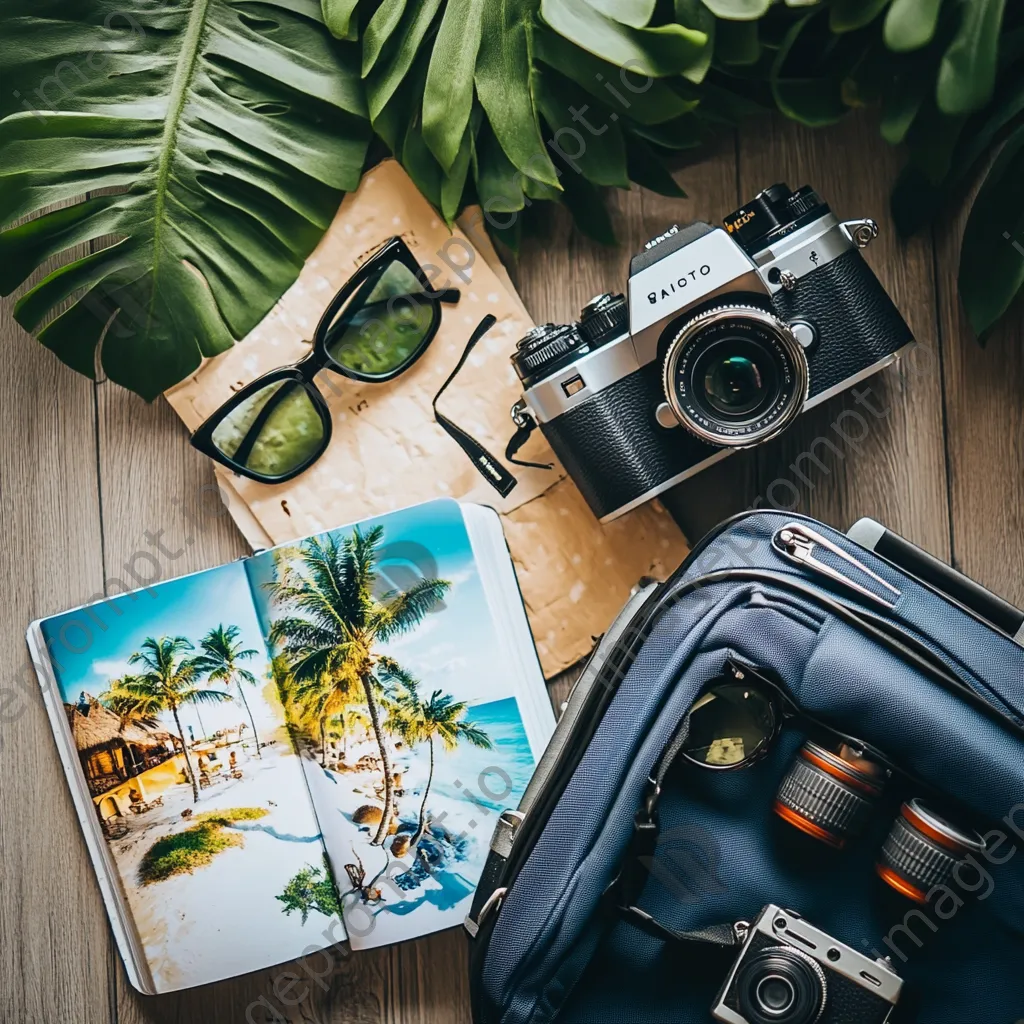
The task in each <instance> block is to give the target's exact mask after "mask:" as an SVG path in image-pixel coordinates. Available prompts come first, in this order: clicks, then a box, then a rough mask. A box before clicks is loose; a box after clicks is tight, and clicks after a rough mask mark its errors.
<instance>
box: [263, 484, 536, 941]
mask: <svg viewBox="0 0 1024 1024" xmlns="http://www.w3.org/2000/svg"><path fill="white" fill-rule="evenodd" d="M248 569H249V572H250V577H251V579H252V583H253V588H252V589H253V592H254V594H255V595H256V602H257V607H258V609H259V611H260V615H261V619H262V620H263V627H264V632H265V633H266V635H267V636H268V637H269V641H270V647H271V651H272V654H273V663H274V670H275V673H276V678H277V680H278V684H279V689H280V692H281V694H282V696H283V701H284V704H285V708H286V712H287V716H288V720H289V723H290V725H291V727H292V731H293V741H294V743H295V745H296V747H297V748H298V749H299V751H300V754H301V757H302V762H303V767H304V768H305V770H306V778H307V782H308V784H309V789H310V793H311V795H312V798H313V804H314V807H315V809H316V813H317V817H318V821H319V825H320V828H321V831H322V833H323V836H324V843H325V847H326V850H327V855H328V858H329V861H330V864H331V866H332V868H333V870H334V875H335V878H336V879H337V882H338V886H339V889H340V893H339V895H340V897H341V900H342V905H343V912H344V919H345V925H346V929H347V931H348V934H349V938H350V940H351V941H352V944H353V946H354V947H355V948H364V947H369V946H377V945H384V944H386V943H389V942H395V941H400V940H403V939H408V938H412V937H415V936H418V935H424V934H427V933H429V932H432V931H437V930H439V929H441V928H447V927H451V926H453V925H457V924H459V923H461V921H462V919H463V917H464V916H465V914H466V913H467V911H468V908H469V905H470V902H471V898H472V893H473V890H474V888H475V887H476V885H477V882H478V881H479V878H480V874H481V871H482V869H483V864H484V861H485V859H486V855H487V849H488V842H489V839H490V835H491V832H492V830H493V827H494V822H495V820H496V817H497V815H498V814H500V813H501V811H502V810H504V809H506V808H509V807H515V806H516V804H517V803H518V802H519V799H520V797H521V796H522V794H523V792H524V790H525V788H526V785H527V783H528V781H529V778H530V775H531V773H532V771H533V768H534V765H535V754H534V752H533V751H532V750H531V746H530V743H529V741H528V739H527V732H526V730H525V728H524V724H523V719H522V713H521V710H520V706H519V702H518V701H517V699H516V680H515V679H514V678H512V671H511V669H510V667H509V664H508V659H506V658H502V656H501V654H500V647H499V642H498V638H497V636H496V632H495V628H494V624H493V621H492V618H491V612H490V609H489V607H488V602H487V598H486V595H485V591H484V588H483V586H482V583H481V580H480V577H479V574H478V571H477V568H476V565H475V562H474V557H473V550H472V547H471V544H470V541H469V537H468V535H467V532H466V527H465V525H464V522H463V519H462V514H461V511H460V508H459V506H458V505H457V503H455V502H454V501H437V502H431V503H429V504H426V505H420V506H417V507H416V508H413V509H408V510H404V511H400V512H395V513H391V514H390V515H388V516H385V517H382V518H381V519H380V520H376V521H369V522H366V523H364V524H361V525H360V526H358V527H354V528H349V529H341V530H337V531H334V532H331V533H327V534H323V535H321V536H318V537H314V538H311V539H308V540H305V541H301V542H299V543H296V544H294V545H289V546H285V547H282V548H278V549H275V550H273V551H270V552H267V553H265V554H263V555H260V556H258V557H257V558H254V559H252V560H251V561H250V563H249V566H248Z"/></svg>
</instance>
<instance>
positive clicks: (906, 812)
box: [900, 804, 967, 856]
mask: <svg viewBox="0 0 1024 1024" xmlns="http://www.w3.org/2000/svg"><path fill="white" fill-rule="evenodd" d="M900 813H901V814H902V815H903V817H904V818H905V819H906V820H907V821H908V822H909V823H910V825H911V827H912V828H915V829H917V831H918V832H920V833H921V835H923V836H925V837H927V838H928V839H930V840H931V841H932V842H933V843H938V844H939V846H941V847H943V849H946V850H950V851H951V852H952V853H956V854H959V855H961V856H962V855H963V854H965V853H967V847H966V846H964V845H963V843H958V842H957V841H956V840H955V839H953V838H952V837H951V836H947V835H945V834H944V833H942V832H940V831H939V830H938V829H937V828H935V826H934V825H931V824H929V823H928V822H927V821H926V820H925V819H924V818H922V817H921V815H920V814H918V813H917V811H915V810H914V808H913V807H911V806H910V804H904V805H903V809H902V810H901V811H900Z"/></svg>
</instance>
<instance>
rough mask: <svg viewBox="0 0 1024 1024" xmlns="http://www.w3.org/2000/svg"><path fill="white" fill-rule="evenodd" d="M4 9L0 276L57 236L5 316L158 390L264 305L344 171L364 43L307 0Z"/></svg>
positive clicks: (354, 166) (341, 186)
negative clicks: (334, 30) (340, 31)
mask: <svg viewBox="0 0 1024 1024" xmlns="http://www.w3.org/2000/svg"><path fill="white" fill-rule="evenodd" d="M2 17H3V29H2V34H0V67H2V68H3V72H2V77H3V85H4V87H3V89H0V228H3V230H2V231H0V293H3V294H9V293H10V292H11V291H13V290H14V289H15V288H17V287H18V286H19V285H20V284H21V283H22V282H23V281H25V280H26V279H27V278H28V277H30V276H31V275H32V274H33V272H34V271H35V270H36V269H37V268H38V267H39V266H40V265H41V264H43V263H44V262H46V261H47V260H49V259H50V258H51V257H53V256H56V255H58V254H64V256H63V257H62V262H63V265H62V266H61V267H60V268H59V269H58V270H56V271H54V272H52V273H50V274H49V275H48V276H46V277H45V278H44V279H43V280H42V281H41V282H40V283H39V284H37V285H36V286H35V287H33V288H32V289H31V290H30V291H28V292H27V293H26V294H25V295H24V296H23V297H22V298H21V300H20V301H19V302H18V303H17V305H16V307H15V316H16V317H17V319H18V321H19V322H20V323H21V324H22V325H23V326H24V327H25V328H26V329H29V330H34V331H36V332H37V335H38V337H39V340H40V341H42V342H43V344H44V345H46V346H47V347H49V348H50V349H52V350H53V351H54V352H55V353H56V354H57V355H58V356H59V357H60V358H61V359H62V360H63V361H64V362H66V363H67V364H68V365H70V366H72V367H73V368H74V369H76V370H78V371H80V372H81V373H84V374H87V375H89V376H92V375H93V373H94V366H95V357H96V348H97V346H100V356H101V362H102V366H103V369H104V371H105V372H106V374H107V376H108V377H109V378H110V379H111V380H114V381H116V382H118V383H120V384H123V385H124V386H125V387H128V388H130V389H131V390H133V391H136V392H138V393H139V394H141V395H142V396H144V397H145V398H147V399H149V398H153V397H154V396H156V395H157V394H159V393H160V392H161V391H163V390H164V389H166V388H167V387H169V386H170V385H172V384H174V383H176V382H177V381H179V380H181V379H182V378H183V377H185V376H186V375H187V374H188V373H189V372H191V371H192V370H193V369H195V367H196V366H198V365H199V362H200V359H201V357H202V356H210V355H214V354H215V353H217V352H220V351H222V350H223V349H225V348H227V347H229V346H230V345H232V344H233V343H234V342H235V341H236V340H237V339H239V338H241V337H243V336H244V335H245V334H246V333H247V332H248V331H250V330H251V329H252V328H253V327H254V326H255V325H256V324H257V323H258V322H259V320H260V319H261V318H262V317H263V316H264V315H265V314H266V313H267V311H268V310H269V309H270V308H271V307H272V306H273V304H274V302H275V301H276V300H277V299H278V297H279V296H280V295H281V294H282V293H283V292H284V290H285V289H286V288H287V287H288V286H289V285H290V284H291V283H292V281H294V279H295V277H296V276H297V274H298V272H299V270H300V268H301V267H302V263H303V260H304V259H305V257H306V256H307V255H308V254H309V252H310V251H311V250H312V249H313V247H314V246H315V245H316V243H317V241H318V240H319V238H320V237H321V235H322V234H323V232H324V230H325V229H326V227H327V225H328V224H329V223H330V220H331V218H332V216H333V214H334V213H335V211H336V210H337V207H338V203H339V200H340V196H341V193H342V192H344V191H346V190H349V189H352V188H354V187H355V186H356V184H357V183H358V180H359V175H360V171H361V169H362V166H363V162H364V159H365V154H366V147H367V143H368V140H369V135H370V132H369V126H368V122H367V121H366V109H365V100H364V96H363V90H362V86H361V83H360V81H359V51H358V46H357V45H356V44H350V43H344V42H338V41H337V40H335V39H334V38H333V37H332V36H331V34H330V33H329V32H328V31H327V29H326V28H325V27H324V24H323V20H322V15H321V9H320V3H319V0H139V2H137V3H134V4H131V5H128V6H126V5H124V4H123V3H121V2H120V0H77V2H76V0H4V4H3V12H2ZM69 250H72V251H71V252H69ZM68 256H75V257H77V258H74V259H71V260H70V261H69V260H68Z"/></svg>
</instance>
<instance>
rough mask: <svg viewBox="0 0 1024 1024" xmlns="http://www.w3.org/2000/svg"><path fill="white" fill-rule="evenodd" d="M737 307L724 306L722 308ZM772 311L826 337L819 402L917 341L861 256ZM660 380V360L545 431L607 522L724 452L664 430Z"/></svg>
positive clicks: (814, 380) (817, 352)
mask: <svg viewBox="0 0 1024 1024" xmlns="http://www.w3.org/2000/svg"><path fill="white" fill-rule="evenodd" d="M737 300H738V301H747V302H749V301H750V299H749V297H748V298H744V297H743V296H737ZM728 301H729V299H728V296H722V297H721V298H720V299H719V300H716V303H715V304H716V305H717V304H719V303H721V304H723V305H724V304H726V303H727V302H728ZM771 305H772V308H773V310H774V311H775V313H776V314H777V315H778V316H779V317H781V318H782V319H783V320H793V319H796V318H800V319H804V320H809V321H810V322H811V323H813V324H814V325H815V327H816V328H817V330H818V336H819V341H818V342H817V344H816V345H815V346H814V348H813V349H812V350H811V351H810V353H809V354H808V364H809V366H810V379H811V387H810V394H811V396H812V397H813V396H814V395H817V394H820V393H821V392H822V391H825V390H827V389H828V388H831V387H834V386H835V385H836V384H840V383H842V382H843V381H845V380H848V379H849V378H850V377H852V376H854V375H855V374H857V373H860V372H861V371H862V370H865V369H867V368H868V367H869V366H872V365H873V364H875V363H877V362H878V361H879V360H881V359H883V358H885V357H886V356H888V355H890V354H891V353H893V352H895V351H896V350H898V349H900V348H902V347H903V346H904V345H906V344H907V343H908V342H910V341H912V340H913V339H912V335H911V333H910V328H909V327H907V325H906V323H905V322H904V320H903V317H902V316H900V313H899V310H898V309H896V307H895V306H894V305H893V303H892V300H891V299H890V298H889V296H888V295H887V294H886V291H885V289H884V288H883V287H882V285H881V284H880V283H879V281H878V279H877V278H876V277H875V275H874V273H873V272H872V270H871V268H870V267H869V266H868V265H867V264H866V263H865V262H864V259H863V257H862V256H861V254H860V253H859V252H858V251H857V250H855V249H851V250H849V251H848V252H845V253H843V254H842V255H841V256H839V257H837V258H836V259H834V260H832V261H831V262H829V263H827V264H826V265H825V266H823V267H820V268H819V269H817V270H815V271H813V272H812V273H811V274H808V275H807V276H806V277H804V278H801V279H800V281H798V282H797V286H796V288H794V289H793V291H791V292H786V291H780V292H778V293H777V294H776V295H775V296H773V298H772V301H771ZM692 312H693V310H688V311H686V312H685V313H683V314H682V317H689V316H690V315H691V314H692ZM682 317H681V318H682ZM667 333H668V332H667V331H666V334H667ZM661 371H662V367H661V360H660V359H659V360H655V361H654V362H652V363H648V364H647V366H644V367H641V369H639V370H638V371H637V372H636V373H633V374H630V376H628V377H623V378H622V379H621V380H618V381H616V382H615V383H614V384H612V385H611V386H610V387H607V388H605V389H604V390H602V391H600V392H599V393H598V394H596V395H594V396H593V397H592V398H590V399H588V400H587V401H586V402H583V403H581V404H580V405H578V406H576V407H575V408H573V409H570V410H569V411H568V412H565V413H563V414H562V415H561V416H558V417H556V418H555V419H553V420H551V421H550V422H549V423H546V424H545V425H544V434H545V436H546V437H547V439H548V441H549V443H550V444H551V447H552V448H553V449H554V450H555V453H556V454H557V455H558V458H559V460H560V461H561V463H562V465H563V466H565V468H566V469H567V470H568V472H569V473H570V475H571V476H572V478H573V480H574V481H575V483H576V486H577V487H579V489H580V491H581V492H582V494H583V496H584V497H585V498H586V500H587V503H588V504H589V505H590V507H591V509H592V510H593V511H594V513H595V515H597V517H598V518H602V517H604V516H606V515H608V514H609V513H611V512H614V511H615V510H616V509H619V508H621V507H622V506H623V505H625V504H627V503H629V502H630V501H633V500H634V499H636V498H638V497H640V496H641V495H643V494H646V493H647V492H649V491H652V490H654V489H655V488H657V487H658V486H659V485H660V484H662V483H664V481H666V480H669V479H671V478H672V477H674V476H678V475H679V474H681V473H683V472H684V471H685V470H687V469H689V468H690V467H691V466H694V465H696V464H697V463H699V462H702V461H703V460H704V459H707V458H709V457H710V456H712V455H714V454H715V452H717V451H719V450H720V449H719V448H718V447H717V446H715V445H710V444H706V443H705V442H703V441H700V440H698V439H697V438H696V437H694V436H693V435H692V434H690V433H689V432H688V431H687V430H686V429H685V428H684V427H681V426H680V427H675V428H672V429H670V430H666V429H665V428H664V427H661V426H659V425H658V423H657V421H656V420H655V419H654V411H655V409H656V408H657V406H658V404H659V403H661V402H663V401H665V395H664V391H663V390H662V384H661Z"/></svg>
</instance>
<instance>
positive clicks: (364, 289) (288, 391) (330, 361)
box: [191, 236, 493, 483]
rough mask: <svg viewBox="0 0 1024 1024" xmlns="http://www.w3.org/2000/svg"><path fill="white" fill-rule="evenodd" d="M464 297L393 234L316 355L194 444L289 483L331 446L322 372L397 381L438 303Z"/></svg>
mask: <svg viewBox="0 0 1024 1024" xmlns="http://www.w3.org/2000/svg"><path fill="white" fill-rule="evenodd" d="M459 298H460V295H459V291H458V289H457V288H445V289H442V290H440V291H438V290H435V289H434V288H432V286H431V283H430V281H429V280H428V279H427V276H426V274H425V273H424V272H423V269H422V268H421V267H420V265H419V263H418V262H417V261H416V257H415V256H413V254H412V252H411V251H410V249H409V247H408V246H407V245H406V244H405V242H404V241H403V240H402V239H401V238H399V237H397V236H396V237H394V238H391V239H390V240H389V241H387V242H385V243H384V245H383V246H381V248H380V249H378V250H377V251H376V252H375V253H373V254H372V255H371V256H370V257H369V258H368V259H367V260H366V261H365V262H364V263H363V264H362V265H361V266H360V267H359V269H358V270H356V272H355V273H354V274H353V275H352V277H350V278H349V279H348V281H346V282H345V284H344V285H342V287H341V289H340V290H339V291H338V293H337V294H336V295H335V296H334V298H333V299H332V300H331V301H330V303H329V304H328V306H327V308H326V309H325V310H324V313H323V316H321V318H320V322H319V323H318V324H317V328H316V331H315V333H314V335H313V348H312V351H311V352H310V353H309V355H308V356H306V357H305V358H304V359H302V360H301V361H300V362H298V363H295V364H293V365H292V366H283V367H280V368H279V369H276V370H271V371H270V372H269V373H265V374H264V375H263V376H262V377H258V378H257V379H256V380H254V381H253V382H252V383H251V384H248V385H246V386H245V387H244V388H242V389H241V390H240V391H238V392H237V393H236V394H234V395H232V396H231V398H229V399H228V400H227V401H226V402H225V403H224V404H223V405H222V406H221V407H220V408H219V409H217V411H216V412H215V413H213V415H211V416H210V417H208V418H207V419H206V420H205V421H204V422H203V423H202V425H201V426H200V427H199V428H198V429H197V430H196V431H195V433H194V434H193V435H192V438H191V443H192V446H193V447H194V448H197V449H198V450H199V451H201V452H203V454H204V455H208V456H209V457H210V458H211V459H215V460H216V461H217V462H220V463H221V464H222V465H225V466H227V467H228V468H229V469H231V470H233V471H234V472H235V473H240V474H241V475H242V476H246V477H249V478H250V479H251V480H259V481H262V482H263V483H283V482H284V481H286V480H291V479H292V478H293V477H295V476H298V475H299V473H301V472H303V470H305V469H308V468H309V466H310V465H312V463H314V462H315V461H316V460H317V459H318V458H319V457H320V456H321V455H322V454H323V453H324V451H325V450H326V449H327V446H328V445H329V444H330V441H331V414H330V410H329V408H328V406H327V402H326V400H325V399H324V396H323V394H322V393H321V392H320V389H319V388H318V387H317V385H316V383H314V378H315V377H316V375H317V374H318V373H319V372H320V371H321V370H332V371H333V372H334V373H338V374H340V375H341V376H343V377H348V378H349V379H351V380H356V381H363V382H376V383H383V382H384V381H389V380H393V379H394V378H395V377H397V376H399V375H400V374H402V373H404V372H405V371H406V370H408V369H409V368H410V367H411V366H412V365H413V364H414V363H415V362H416V361H417V360H418V359H419V358H420V356H422V355H423V353H424V352H425V351H426V350H427V347H428V346H429V345H430V343H431V341H433V339H434V335H436V334H437V329H438V327H439V326H440V323H441V303H451V304H454V303H456V302H458V301H459ZM491 322H492V323H493V320H492V321H491ZM457 440H458V438H457ZM460 443H461V442H460Z"/></svg>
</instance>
